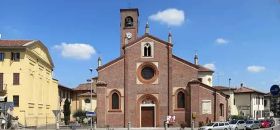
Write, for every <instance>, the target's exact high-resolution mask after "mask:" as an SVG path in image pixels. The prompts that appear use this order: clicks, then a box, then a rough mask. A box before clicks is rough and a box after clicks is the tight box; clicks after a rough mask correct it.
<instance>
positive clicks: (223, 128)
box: [199, 122, 230, 130]
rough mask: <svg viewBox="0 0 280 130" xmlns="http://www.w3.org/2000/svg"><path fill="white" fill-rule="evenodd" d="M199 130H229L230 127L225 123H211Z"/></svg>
mask: <svg viewBox="0 0 280 130" xmlns="http://www.w3.org/2000/svg"><path fill="white" fill-rule="evenodd" d="M199 130H230V126H229V123H227V122H212V123H209V124H207V125H206V126H202V127H200V128H199Z"/></svg>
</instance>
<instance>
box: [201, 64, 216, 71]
mask: <svg viewBox="0 0 280 130" xmlns="http://www.w3.org/2000/svg"><path fill="white" fill-rule="evenodd" d="M203 66H204V67H206V68H208V69H211V70H216V66H215V64H213V63H208V64H205V65H203Z"/></svg>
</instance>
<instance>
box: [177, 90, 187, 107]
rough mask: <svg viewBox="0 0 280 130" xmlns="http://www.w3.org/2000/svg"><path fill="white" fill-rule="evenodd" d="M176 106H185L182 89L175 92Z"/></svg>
mask: <svg viewBox="0 0 280 130" xmlns="http://www.w3.org/2000/svg"><path fill="white" fill-rule="evenodd" d="M177 108H185V93H184V92H182V91H180V92H178V94H177Z"/></svg>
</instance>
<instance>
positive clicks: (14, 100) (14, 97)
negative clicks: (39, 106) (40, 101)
mask: <svg viewBox="0 0 280 130" xmlns="http://www.w3.org/2000/svg"><path fill="white" fill-rule="evenodd" d="M13 102H14V107H19V96H18V95H14V96H13Z"/></svg>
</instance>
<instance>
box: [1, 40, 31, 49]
mask: <svg viewBox="0 0 280 130" xmlns="http://www.w3.org/2000/svg"><path fill="white" fill-rule="evenodd" d="M31 41H32V40H0V47H22V46H23V45H24V44H26V43H28V42H31Z"/></svg>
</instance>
